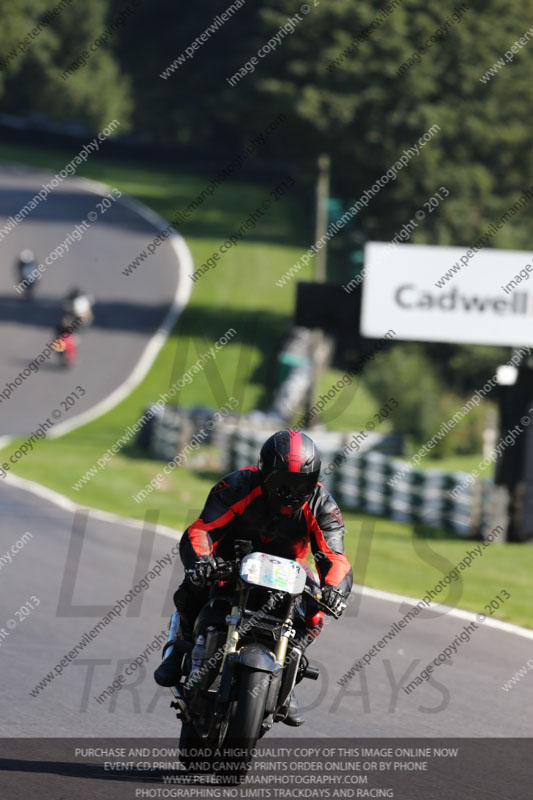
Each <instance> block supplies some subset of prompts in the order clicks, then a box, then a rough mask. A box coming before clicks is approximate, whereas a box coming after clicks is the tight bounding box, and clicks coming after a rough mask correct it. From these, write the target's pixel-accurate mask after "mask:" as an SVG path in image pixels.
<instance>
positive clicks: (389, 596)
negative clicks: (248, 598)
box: [5, 475, 533, 639]
mask: <svg viewBox="0 0 533 800" xmlns="http://www.w3.org/2000/svg"><path fill="white" fill-rule="evenodd" d="M5 482H6V483H7V484H8V485H12V486H14V487H15V488H17V489H22V490H23V491H26V492H31V493H33V494H36V495H38V496H39V497H42V498H43V499H45V500H48V501H49V502H50V503H54V504H55V505H57V506H60V507H61V508H63V509H65V510H66V511H71V512H75V511H80V510H84V511H88V512H89V514H90V515H91V516H94V517H95V518H96V519H101V520H102V521H104V522H111V523H115V524H118V525H124V524H127V525H131V527H133V528H143V527H144V525H145V524H146V523H145V522H143V521H141V520H138V519H133V518H131V517H122V516H120V514H113V513H112V512H111V511H102V510H100V509H98V508H94V507H92V506H81V505H78V504H77V503H75V502H74V501H73V500H71V499H70V498H69V497H66V496H65V495H63V494H60V493H59V492H56V491H54V490H53V489H48V488H47V487H46V486H42V485H41V484H40V483H36V482H35V481H30V480H27V479H26V478H21V477H19V476H18V475H7V477H6V478H5ZM154 527H155V530H156V531H157V533H158V534H160V535H161V536H166V537H167V538H168V539H172V541H174V542H175V541H179V540H180V538H181V537H182V535H183V531H177V530H174V529H173V528H169V527H167V526H166V525H159V524H156V525H155V526H154ZM352 593H354V594H355V593H361V594H362V595H363V596H364V595H367V596H368V597H373V598H374V599H376V600H385V601H387V602H389V603H405V602H407V603H411V605H416V604H417V603H419V602H420V600H421V598H416V597H407V596H405V595H402V594H395V593H394V592H385V591H383V590H382V589H372V588H370V587H369V586H361V585H360V584H355V585H354V586H353V588H352ZM429 609H430V610H432V611H433V610H434V611H441V612H443V613H445V614H449V615H450V616H452V617H458V618H459V619H466V620H469V621H470V622H475V621H478V622H479V620H477V615H476V614H474V613H473V612H472V611H465V610H464V609H462V608H453V607H452V606H446V605H443V604H442V603H430V605H429ZM480 624H481V625H483V626H487V627H489V628H496V629H497V630H500V631H503V632H504V633H512V634H514V635H515V636H521V637H522V638H523V639H533V630H530V629H528V628H521V627H520V625H514V624H513V623H511V622H501V621H500V620H497V619H491V618H486V619H485V621H484V622H483V623H480Z"/></svg>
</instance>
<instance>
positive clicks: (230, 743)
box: [218, 665, 270, 783]
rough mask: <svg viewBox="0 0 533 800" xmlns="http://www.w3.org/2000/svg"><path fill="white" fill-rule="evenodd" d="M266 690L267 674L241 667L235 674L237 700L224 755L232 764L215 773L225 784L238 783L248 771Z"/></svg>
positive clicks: (263, 713) (260, 721) (268, 674)
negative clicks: (236, 754) (233, 756)
mask: <svg viewBox="0 0 533 800" xmlns="http://www.w3.org/2000/svg"><path fill="white" fill-rule="evenodd" d="M269 686H270V673H268V672H262V671H260V670H258V669H252V667H247V666H245V665H241V667H240V668H239V673H238V687H239V688H238V692H237V700H236V701H235V704H234V710H233V714H232V719H231V722H230V724H229V727H228V732H227V734H226V737H225V739H224V747H225V748H226V752H227V751H228V750H229V751H230V752H229V753H227V756H228V760H232V761H233V767H232V768H231V769H229V770H226V769H222V770H218V774H219V775H225V776H226V782H227V783H229V782H234V783H240V782H241V781H242V780H243V779H244V777H245V775H246V772H247V771H248V769H249V768H250V765H251V763H252V758H253V755H252V751H253V749H254V747H255V745H256V743H257V740H258V739H259V737H260V736H261V726H262V724H263V719H264V716H265V705H266V700H267V695H268V689H269ZM235 748H238V756H237V757H236V758H232V757H231V750H234V749H235ZM237 765H238V766H237ZM228 778H229V779H230V780H228Z"/></svg>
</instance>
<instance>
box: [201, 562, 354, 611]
mask: <svg viewBox="0 0 533 800" xmlns="http://www.w3.org/2000/svg"><path fill="white" fill-rule="evenodd" d="M216 562H217V565H216V568H215V570H214V572H213V573H212V574H211V577H210V579H209V583H213V582H214V581H223V580H228V579H231V578H234V577H235V576H236V575H238V573H239V565H240V562H241V559H240V558H236V559H235V560H233V561H224V560H223V559H221V558H216ZM186 572H193V570H186ZM303 593H304V594H306V595H308V596H309V597H310V598H311V599H312V601H313V603H315V604H316V605H317V606H318V608H320V609H322V610H323V611H325V612H326V614H329V615H330V616H331V617H334V618H335V619H340V617H341V615H340V614H336V613H335V612H334V611H333V609H332V608H330V606H328V605H326V603H324V602H323V601H322V594H321V592H320V590H318V589H316V588H314V589H312V588H311V587H310V586H308V585H306V586H304V591H303Z"/></svg>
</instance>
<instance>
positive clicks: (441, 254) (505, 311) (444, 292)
mask: <svg viewBox="0 0 533 800" xmlns="http://www.w3.org/2000/svg"><path fill="white" fill-rule="evenodd" d="M466 250H467V248H462V247H437V246H433V245H416V244H399V245H395V246H391V244H390V243H387V244H385V243H383V242H369V243H368V244H367V245H366V248H365V268H364V275H365V277H364V283H363V305H362V312H361V333H362V334H363V336H367V337H371V338H379V337H380V336H383V334H384V333H386V332H387V331H388V330H390V329H391V328H393V329H394V330H395V331H396V338H397V339H416V340H418V341H427V342H457V343H461V344H493V345H511V346H514V345H527V346H531V345H533V280H532V281H531V282H529V280H530V278H531V277H532V276H533V253H531V252H527V251H519V250H493V249H484V250H480V251H479V252H477V253H476V255H475V258H471V259H470V260H468V262H467V263H466V264H465V263H464V262H465V261H466V260H465V259H464V260H463V262H461V257H462V256H464V254H465V252H466ZM458 263H461V264H462V266H461V268H460V269H457V270H456V271H452V270H451V269H450V268H451V267H452V266H453V265H454V264H458ZM443 276H448V277H444V279H443Z"/></svg>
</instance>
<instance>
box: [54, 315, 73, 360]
mask: <svg viewBox="0 0 533 800" xmlns="http://www.w3.org/2000/svg"><path fill="white" fill-rule="evenodd" d="M75 327H76V320H75V319H74V318H73V317H64V318H63V319H62V320H61V322H60V323H59V325H58V326H57V329H56V338H55V339H54V341H53V342H52V348H53V349H54V350H55V351H56V353H57V355H58V358H59V363H60V365H61V366H62V367H67V368H71V367H74V365H75V364H76V361H77V358H78V344H77V341H76V336H75V334H74V329H75Z"/></svg>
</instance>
